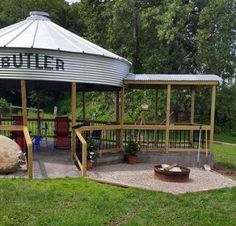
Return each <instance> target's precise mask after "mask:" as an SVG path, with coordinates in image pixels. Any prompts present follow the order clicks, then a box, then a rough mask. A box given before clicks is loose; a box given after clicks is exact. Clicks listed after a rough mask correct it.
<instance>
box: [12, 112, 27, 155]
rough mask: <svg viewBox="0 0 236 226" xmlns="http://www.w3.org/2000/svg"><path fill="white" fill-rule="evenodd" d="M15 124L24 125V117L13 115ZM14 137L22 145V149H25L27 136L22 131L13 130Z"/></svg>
mask: <svg viewBox="0 0 236 226" xmlns="http://www.w3.org/2000/svg"><path fill="white" fill-rule="evenodd" d="M12 124H13V125H23V117H22V116H13V117H12ZM12 139H13V140H15V142H16V143H17V144H18V145H19V146H20V149H21V150H22V151H24V150H25V137H24V133H23V132H21V131H12Z"/></svg>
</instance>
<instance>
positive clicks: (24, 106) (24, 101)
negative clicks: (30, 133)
mask: <svg viewBox="0 0 236 226" xmlns="http://www.w3.org/2000/svg"><path fill="white" fill-rule="evenodd" d="M21 103H22V116H23V125H24V126H26V127H27V99H26V85H25V80H21Z"/></svg>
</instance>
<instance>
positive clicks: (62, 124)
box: [54, 117, 71, 149]
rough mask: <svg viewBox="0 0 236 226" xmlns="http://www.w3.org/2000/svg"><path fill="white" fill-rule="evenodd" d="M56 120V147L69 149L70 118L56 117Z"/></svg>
mask: <svg viewBox="0 0 236 226" xmlns="http://www.w3.org/2000/svg"><path fill="white" fill-rule="evenodd" d="M54 122H55V124H54V128H55V130H54V148H55V149H69V148H70V145H71V140H70V120H69V118H68V117H56V118H55V121H54Z"/></svg>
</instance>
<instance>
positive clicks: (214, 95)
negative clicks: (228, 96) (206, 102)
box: [209, 86, 216, 151]
mask: <svg viewBox="0 0 236 226" xmlns="http://www.w3.org/2000/svg"><path fill="white" fill-rule="evenodd" d="M215 102H216V86H212V91H211V119H210V125H211V131H210V142H209V150H210V151H212V147H213V140H214V125H215Z"/></svg>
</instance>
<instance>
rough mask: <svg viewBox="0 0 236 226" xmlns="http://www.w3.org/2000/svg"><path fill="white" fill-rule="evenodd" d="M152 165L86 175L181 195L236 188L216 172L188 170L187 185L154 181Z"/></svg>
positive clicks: (102, 169)
mask: <svg viewBox="0 0 236 226" xmlns="http://www.w3.org/2000/svg"><path fill="white" fill-rule="evenodd" d="M153 166H154V165H153V164H142V163H141V164H135V165H129V164H115V165H108V166H99V167H94V168H93V169H92V170H91V171H89V173H88V177H89V178H91V179H95V180H99V181H104V182H110V183H117V184H120V185H124V186H131V187H137V188H144V189H149V190H155V191H163V192H169V193H172V194H182V193H187V192H197V191H206V190H212V189H219V188H225V187H234V186H236V181H234V180H232V179H229V178H228V177H225V176H223V175H221V174H219V173H217V172H209V171H205V170H202V169H198V168H190V169H191V172H190V181H189V182H187V183H174V182H165V181H160V180H158V179H154V169H153Z"/></svg>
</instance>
